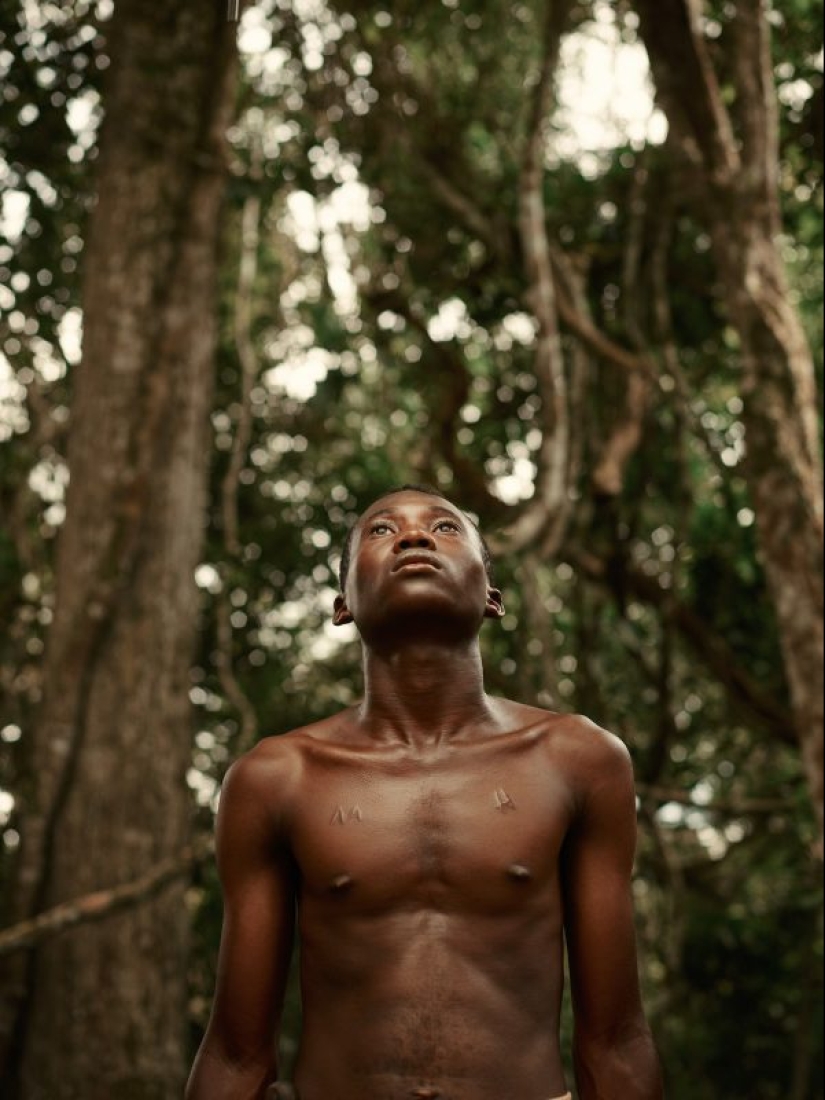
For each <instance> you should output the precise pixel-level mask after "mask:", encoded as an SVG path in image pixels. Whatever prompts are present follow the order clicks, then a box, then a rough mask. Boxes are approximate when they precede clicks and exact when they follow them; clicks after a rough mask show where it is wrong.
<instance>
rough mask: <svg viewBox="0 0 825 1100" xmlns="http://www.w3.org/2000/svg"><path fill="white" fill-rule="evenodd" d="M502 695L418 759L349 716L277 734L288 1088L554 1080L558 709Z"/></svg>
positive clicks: (399, 1091)
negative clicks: (289, 865)
mask: <svg viewBox="0 0 825 1100" xmlns="http://www.w3.org/2000/svg"><path fill="white" fill-rule="evenodd" d="M497 707H498V711H499V725H500V727H501V728H499V729H497V730H495V731H493V732H490V733H487V732H485V734H484V735H483V736H480V737H479V739H478V740H473V739H472V738H466V739H465V740H463V741H460V742H453V743H451V744H450V745H449V746H447V747H442V748H434V749H432V750H428V751H427V753H425V754H422V753H420V752H413V751H412V750H411V749H409V748H408V747H406V746H400V745H398V744H397V743H395V744H376V743H375V742H373V741H370V740H368V739H365V738H364V737H363V736H362V735H360V734H359V731H358V729H357V724H356V723H355V721H354V719H353V717H352V712H346V713H345V714H344V715H341V716H339V717H338V718H336V719H332V720H330V721H329V722H325V723H321V724H319V725H318V726H317V727H313V728H311V729H308V730H305V731H299V732H298V733H296V734H292V735H288V736H287V737H286V738H280V739H278V742H280V744H279V745H278V751H279V752H290V753H292V754H293V761H292V768H291V771H292V774H293V776H294V781H293V783H292V784H291V786H290V791H289V794H288V796H287V797H286V799H285V802H284V821H283V825H284V830H285V833H286V836H287V837H288V841H289V845H290V849H291V854H292V857H293V859H294V862H295V866H296V873H297V874H296V882H297V889H298V902H299V927H300V939H301V970H302V986H303V1001H304V1031H303V1038H302V1045H301V1052H300V1056H299V1061H298V1066H297V1071H296V1086H297V1090H298V1095H299V1097H300V1100H333V1098H334V1100H356V1098H358V1100H365V1098H369V1100H502V1097H507V1098H509V1100H548V1098H549V1097H553V1096H557V1095H561V1094H562V1093H564V1091H565V1087H566V1086H565V1082H564V1076H563V1072H562V1067H561V1058H560V1053H559V1040H558V1029H559V1011H560V1003H561V995H562V986H563V915H564V914H563V902H562V884H561V854H562V849H563V846H564V843H565V839H566V837H567V834H568V830H569V828H570V824H571V821H572V819H573V815H574V812H575V793H574V787H575V784H574V783H573V781H572V780H571V774H572V772H574V771H575V767H572V768H571V749H570V745H571V731H570V721H569V720H568V719H564V718H560V717H558V716H555V715H551V714H547V713H544V712H541V711H536V710H533V709H531V708H527V707H520V706H518V705H517V704H509V703H504V702H503V701H497ZM572 756H575V753H573V754H572Z"/></svg>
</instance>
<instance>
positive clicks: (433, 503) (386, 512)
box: [359, 492, 467, 523]
mask: <svg viewBox="0 0 825 1100" xmlns="http://www.w3.org/2000/svg"><path fill="white" fill-rule="evenodd" d="M407 508H409V509H411V510H416V509H422V510H423V511H425V512H427V513H429V514H430V515H444V516H455V517H456V518H458V519H462V520H463V519H466V518H467V517H466V516H465V515H464V513H463V512H462V511H461V509H460V508H458V507H456V505H455V504H453V503H452V501H449V500H447V499H446V498H442V497H436V496H431V495H430V494H428V493H416V492H404V493H392V494H390V495H389V496H387V497H382V498H381V499H380V500H377V501H376V502H375V503H374V504H373V505H371V506H370V507H369V508H367V510H366V511H365V512H364V514H363V515H362V516H361V519H360V521H359V522H360V523H368V522H369V521H370V520H371V519H376V518H377V517H379V516H397V515H400V514H401V513H402V512H404V511H405V510H406V509H407Z"/></svg>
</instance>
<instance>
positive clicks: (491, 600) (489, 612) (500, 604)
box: [484, 588, 507, 619]
mask: <svg viewBox="0 0 825 1100" xmlns="http://www.w3.org/2000/svg"><path fill="white" fill-rule="evenodd" d="M506 614H507V612H506V611H505V610H504V597H503V596H502V594H501V592H499V590H498V589H497V588H488V589H487V606H486V608H485V609H484V617H485V619H503V618H504V616H505V615H506Z"/></svg>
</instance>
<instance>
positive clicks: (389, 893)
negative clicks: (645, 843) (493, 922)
mask: <svg viewBox="0 0 825 1100" xmlns="http://www.w3.org/2000/svg"><path fill="white" fill-rule="evenodd" d="M568 823H569V799H568V796H567V789H566V786H565V784H564V781H563V779H562V778H561V777H560V776H558V775H556V774H554V772H553V769H552V768H551V767H550V766H549V765H548V764H546V763H545V762H543V761H542V760H541V759H540V758H539V756H538V754H527V755H524V754H522V755H521V756H518V757H508V756H506V755H502V756H499V757H496V756H491V757H490V758H489V759H485V760H474V761H470V762H466V761H456V760H452V761H448V762H441V763H435V764H432V765H428V766H425V765H422V766H417V767H410V766H406V765H402V766H399V765H397V764H396V765H387V764H386V763H381V762H378V763H375V762H373V763H362V764H360V765H357V766H355V765H353V766H348V765H347V764H346V763H343V764H342V763H341V762H335V763H333V764H324V763H321V764H316V765H315V766H314V767H313V768H311V769H310V770H309V771H308V774H307V779H306V783H305V789H304V792H303V796H302V799H301V804H300V806H299V807H297V809H296V812H295V814H294V817H293V822H292V830H291V832H292V842H293V854H294V856H295V859H296V862H297V864H298V868H299V870H300V873H301V880H302V890H303V893H304V895H305V896H311V897H314V898H316V899H317V900H319V901H320V900H322V899H327V900H329V901H330V902H332V903H334V902H335V900H336V899H338V900H339V901H340V902H341V903H343V902H347V903H348V905H349V906H350V907H354V908H356V909H358V910H362V911H364V912H368V911H372V910H376V911H377V910H386V909H388V908H400V907H404V906H407V905H409V906H415V905H416V904H422V905H423V904H438V905H440V906H443V907H445V908H448V907H450V906H451V905H456V906H457V905H459V904H460V906H461V908H462V910H465V911H466V910H473V911H478V912H487V911H489V912H495V911H498V910H500V909H503V908H507V907H510V906H512V904H513V901H514V900H515V899H516V898H518V897H522V898H528V897H531V896H536V895H538V894H540V893H541V892H543V891H546V890H547V888H548V887H550V886H553V885H554V884H555V883H556V880H557V875H558V862H559V855H560V851H561V847H562V844H563V842H564V838H565V835H566V830H567V827H568Z"/></svg>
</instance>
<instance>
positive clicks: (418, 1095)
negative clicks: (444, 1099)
mask: <svg viewBox="0 0 825 1100" xmlns="http://www.w3.org/2000/svg"><path fill="white" fill-rule="evenodd" d="M410 1095H411V1096H412V1097H413V1098H414V1100H438V1098H439V1096H441V1090H440V1089H434V1088H431V1087H430V1086H429V1085H422V1087H421V1088H419V1089H413V1091H412V1093H410Z"/></svg>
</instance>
